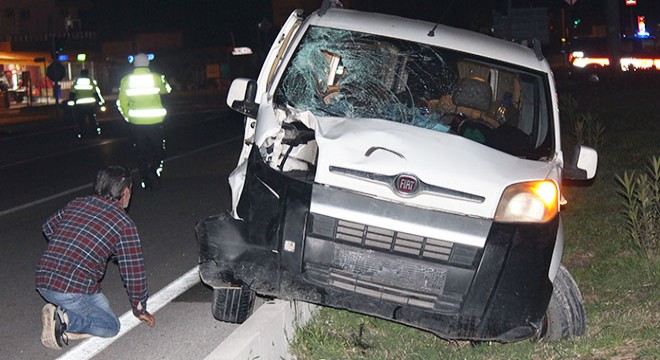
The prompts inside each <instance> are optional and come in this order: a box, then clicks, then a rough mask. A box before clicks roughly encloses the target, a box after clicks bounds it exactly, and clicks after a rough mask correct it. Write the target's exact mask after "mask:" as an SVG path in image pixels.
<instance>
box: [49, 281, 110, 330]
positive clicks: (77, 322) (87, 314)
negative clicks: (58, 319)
mask: <svg viewBox="0 0 660 360" xmlns="http://www.w3.org/2000/svg"><path fill="white" fill-rule="evenodd" d="M37 291H38V292H39V293H40V294H41V296H43V298H44V299H46V301H48V302H49V303H52V304H54V305H56V306H59V307H61V308H63V309H64V310H66V314H67V316H68V317H69V322H68V324H67V329H66V331H67V332H71V333H80V334H91V335H94V336H100V337H113V336H115V335H117V333H119V327H120V323H119V319H118V318H117V315H115V313H114V312H113V311H112V308H110V302H108V299H107V298H106V297H105V295H103V294H102V293H98V294H93V295H88V294H76V293H60V292H55V291H50V290H45V289H37Z"/></svg>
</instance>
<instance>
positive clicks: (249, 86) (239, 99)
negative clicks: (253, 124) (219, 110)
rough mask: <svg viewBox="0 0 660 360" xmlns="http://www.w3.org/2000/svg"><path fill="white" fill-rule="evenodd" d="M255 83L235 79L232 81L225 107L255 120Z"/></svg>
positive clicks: (257, 109)
mask: <svg viewBox="0 0 660 360" xmlns="http://www.w3.org/2000/svg"><path fill="white" fill-rule="evenodd" d="M256 97H257V82H256V81H254V80H251V79H245V78H237V79H234V81H232V83H231V86H230V87H229V92H228V93H227V105H228V106H229V107H230V108H232V109H233V110H235V111H237V112H239V113H241V114H243V115H245V116H247V117H250V118H253V119H255V118H256V117H257V113H258V112H259V104H257V103H256V102H255V99H256Z"/></svg>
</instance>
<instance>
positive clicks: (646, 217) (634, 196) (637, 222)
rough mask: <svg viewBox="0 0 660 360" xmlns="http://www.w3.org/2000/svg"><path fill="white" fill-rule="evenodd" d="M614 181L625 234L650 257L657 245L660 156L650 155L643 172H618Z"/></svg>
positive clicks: (659, 224)
mask: <svg viewBox="0 0 660 360" xmlns="http://www.w3.org/2000/svg"><path fill="white" fill-rule="evenodd" d="M616 180H617V182H618V183H619V184H620V185H621V189H620V190H619V194H621V195H622V196H623V205H624V210H623V214H624V216H625V218H626V221H627V225H628V229H627V230H628V235H629V236H630V239H631V240H632V242H633V244H634V245H635V247H636V249H637V250H638V251H640V252H641V253H642V254H643V255H645V256H646V257H647V258H649V259H653V258H654V257H655V256H656V255H657V252H658V247H659V244H660V241H659V239H658V238H659V237H660V157H656V156H653V157H651V158H650V159H649V163H648V166H647V168H646V169H645V170H644V171H642V172H637V171H632V172H631V173H630V174H629V173H628V172H624V173H623V176H619V175H618V174H617V175H616Z"/></svg>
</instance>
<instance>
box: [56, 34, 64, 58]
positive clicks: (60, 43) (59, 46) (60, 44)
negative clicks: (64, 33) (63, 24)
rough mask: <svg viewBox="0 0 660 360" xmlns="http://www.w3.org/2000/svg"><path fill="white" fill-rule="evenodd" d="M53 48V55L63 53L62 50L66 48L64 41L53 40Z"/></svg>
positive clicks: (59, 39)
mask: <svg viewBox="0 0 660 360" xmlns="http://www.w3.org/2000/svg"><path fill="white" fill-rule="evenodd" d="M54 47H55V54H59V53H61V52H62V51H64V49H65V48H66V41H65V39H61V38H58V39H55V46H54Z"/></svg>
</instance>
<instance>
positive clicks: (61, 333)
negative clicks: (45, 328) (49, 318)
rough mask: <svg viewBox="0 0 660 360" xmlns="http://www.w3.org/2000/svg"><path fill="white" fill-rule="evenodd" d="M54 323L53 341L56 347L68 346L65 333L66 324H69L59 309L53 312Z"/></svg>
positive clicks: (64, 314) (62, 310)
mask: <svg viewBox="0 0 660 360" xmlns="http://www.w3.org/2000/svg"><path fill="white" fill-rule="evenodd" d="M54 322H55V341H57V345H59V346H60V347H62V346H63V345H69V336H68V335H67V333H66V324H67V323H68V322H69V317H68V316H67V315H66V312H65V311H64V309H62V308H61V307H58V308H57V309H56V310H55V315H54Z"/></svg>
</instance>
